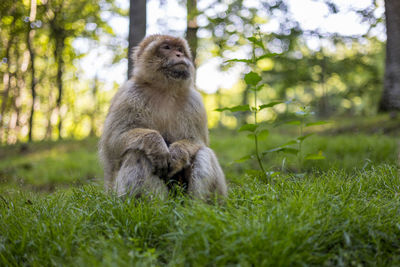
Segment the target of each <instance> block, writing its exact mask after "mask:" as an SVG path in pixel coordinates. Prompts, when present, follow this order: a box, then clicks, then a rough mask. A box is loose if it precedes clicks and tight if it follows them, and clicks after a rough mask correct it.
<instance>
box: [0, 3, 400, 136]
mask: <svg viewBox="0 0 400 267" xmlns="http://www.w3.org/2000/svg"><path fill="white" fill-rule="evenodd" d="M129 2H130V9H129V12H128V9H126V10H124V9H121V8H120V7H119V6H118V5H117V4H116V2H115V0H94V1H87V0H24V1H12V0H6V1H2V3H1V4H0V28H1V31H0V44H2V45H1V46H0V59H1V60H2V61H1V64H0V79H1V80H0V81H1V82H0V90H1V91H0V143H5V142H7V143H15V142H17V141H27V140H42V139H57V138H60V137H72V138H77V137H84V136H87V135H89V134H90V135H98V134H99V133H100V127H101V126H100V125H101V124H102V121H103V119H104V116H105V113H106V112H107V108H108V105H109V100H110V98H111V96H112V95H113V94H114V92H115V91H114V90H112V89H116V88H117V87H118V86H119V85H118V84H114V85H112V86H108V87H107V90H105V89H106V88H105V82H104V79H102V78H103V77H102V76H101V75H99V74H98V73H96V74H95V75H93V77H94V78H91V79H87V78H85V75H84V73H85V72H87V71H88V70H83V69H81V65H80V64H79V62H81V60H82V59H83V58H84V57H85V55H88V54H89V53H90V51H91V50H92V49H96V48H98V47H99V46H104V47H106V48H105V50H97V51H98V52H97V57H98V58H99V59H100V58H101V57H102V56H103V53H106V52H104V51H108V52H110V53H111V54H112V57H113V60H112V61H113V63H118V62H119V61H121V60H125V61H126V55H127V53H131V51H132V47H134V46H135V45H136V44H138V43H139V42H140V40H141V39H142V38H143V36H144V35H145V33H146V1H144V0H130V1H129ZM322 2H323V3H325V4H326V6H327V8H328V10H329V15H334V14H337V13H338V12H340V6H337V5H336V4H335V1H332V0H324V1H322ZM161 3H162V5H164V6H165V5H166V4H167V2H166V1H163V0H162V1H161ZM180 3H181V4H182V5H185V7H186V11H187V18H186V31H185V32H186V38H187V39H188V42H189V44H190V46H191V48H192V51H193V55H194V57H195V58H196V63H197V64H198V65H201V63H204V62H205V61H207V60H208V59H211V58H212V59H219V60H220V61H219V62H221V64H220V65H219V68H220V70H222V71H226V70H228V71H229V69H230V68H231V66H232V65H231V64H226V63H223V62H224V61H225V60H227V59H230V58H238V57H242V58H246V57H248V56H249V52H250V51H251V49H250V47H248V45H247V40H246V38H248V37H250V36H252V34H253V33H254V32H255V31H256V30H257V29H258V28H259V29H260V31H261V32H263V33H264V35H263V36H264V37H263V38H265V39H264V42H265V43H266V44H267V49H268V50H269V51H270V53H271V55H272V57H271V58H265V60H261V61H260V62H259V64H258V65H257V68H258V71H259V73H261V74H262V77H263V80H264V81H265V82H266V83H267V84H268V86H267V88H265V90H263V91H262V92H260V98H261V99H262V100H263V101H264V100H265V101H268V100H271V99H293V98H296V99H297V100H299V101H300V102H301V103H302V104H304V105H311V106H312V107H313V108H314V110H315V111H316V112H317V115H319V116H322V117H328V116H332V115H348V114H349V115H354V114H356V115H371V114H375V113H376V111H377V109H378V104H379V99H380V97H381V93H382V92H381V90H380V88H381V87H382V85H383V83H382V81H383V76H384V56H385V50H384V48H385V43H384V42H383V41H381V40H380V39H379V38H377V36H376V34H372V33H371V32H372V30H371V29H373V28H374V27H378V26H379V25H382V23H383V21H384V18H383V17H377V15H376V10H377V8H378V4H377V0H371V4H370V5H369V6H368V7H367V8H364V9H359V10H356V9H355V10H353V12H354V13H356V14H358V15H359V17H360V18H361V20H362V21H364V23H367V24H368V25H370V30H369V31H368V32H367V33H366V34H363V35H358V36H343V35H339V34H337V33H330V32H324V31H322V30H321V29H316V30H312V31H310V30H304V29H302V28H301V25H300V24H299V22H297V21H296V20H295V19H294V17H293V14H292V13H291V12H290V8H289V6H288V1H286V0H265V1H243V0H233V1H229V2H226V1H217V0H215V1H211V2H209V3H210V4H208V5H207V6H205V5H204V2H202V1H197V0H188V1H183V2H180ZM386 5H387V8H386V10H387V17H388V19H387V27H388V35H389V37H388V47H387V49H388V50H387V53H388V56H387V62H386V64H387V65H386V69H387V70H388V71H387V73H386V76H385V93H384V97H383V98H382V102H381V105H380V107H381V109H382V110H388V109H391V108H392V107H394V106H396V105H397V104H398V103H400V101H399V95H398V92H399V86H400V85H399V77H400V74H399V68H398V66H399V63H398V62H397V61H398V59H399V58H400V56H399V54H398V51H399V49H398V47H399V46H400V44H398V41H399V38H398V36H399V35H400V33H399V27H397V26H398V25H399V22H398V21H399V17H398V14H400V11H399V10H398V9H399V5H398V1H393V0H386ZM128 14H129V16H128ZM113 16H114V17H115V16H124V17H125V18H126V19H128V17H129V19H130V26H129V36H128V40H129V45H128V51H126V50H127V49H126V44H124V43H123V42H120V41H116V39H115V33H114V31H113V28H112V27H111V26H110V23H109V20H110V18H112V17H113ZM271 25H272V26H271ZM114 27H115V25H114ZM117 27H118V26H117ZM124 27H126V26H124ZM182 34H184V32H182ZM390 34H391V35H390ZM310 40H311V41H312V42H313V45H310V42H311V41H310ZM125 42H126V41H125ZM85 46H87V48H85V49H83V48H82V47H85ZM256 52H257V51H256ZM128 62H129V66H128V75H129V74H130V73H131V71H132V64H131V61H128ZM244 71H246V70H244ZM244 71H242V72H244ZM106 75H108V74H106ZM110 75H112V74H110ZM215 82H219V81H215ZM396 88H397V89H396ZM396 92H397V93H396ZM207 99H208V100H209V103H206V105H208V108H209V109H210V110H213V109H215V108H216V107H217V105H224V106H229V105H235V104H247V103H249V101H251V96H250V95H249V93H248V88H246V86H245V85H244V84H243V83H241V81H240V80H239V81H238V82H237V84H236V85H234V87H233V88H220V90H218V91H217V93H216V94H214V95H209V96H207ZM208 100H207V101H208ZM393 100H396V101H393ZM396 108H398V105H397V106H396ZM274 110H275V113H274V114H261V115H262V116H266V117H268V118H272V119H273V118H274V116H275V117H276V116H281V115H282V116H283V115H284V114H285V113H286V111H287V110H286V108H282V106H280V107H277V108H274ZM212 116H220V114H215V113H212ZM212 116H210V118H211V121H212V120H213V119H212ZM221 116H228V115H221ZM235 116H236V117H231V118H227V117H224V118H225V119H226V121H227V122H228V121H231V119H232V120H234V119H240V120H246V119H247V115H246V114H244V115H235ZM239 116H241V117H239ZM214 121H216V120H214Z"/></svg>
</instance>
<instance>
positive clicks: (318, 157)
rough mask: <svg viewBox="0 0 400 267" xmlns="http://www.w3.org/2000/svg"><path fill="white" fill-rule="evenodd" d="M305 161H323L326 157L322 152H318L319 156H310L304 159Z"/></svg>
mask: <svg viewBox="0 0 400 267" xmlns="http://www.w3.org/2000/svg"><path fill="white" fill-rule="evenodd" d="M304 159H305V160H321V159H325V156H324V155H322V151H320V152H318V154H308V155H307V156H305V157H304Z"/></svg>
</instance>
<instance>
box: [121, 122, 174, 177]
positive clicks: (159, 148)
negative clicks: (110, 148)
mask: <svg viewBox="0 0 400 267" xmlns="http://www.w3.org/2000/svg"><path fill="white" fill-rule="evenodd" d="M119 140H120V142H119V143H117V145H115V146H116V147H117V150H118V149H119V150H122V147H123V148H124V152H123V153H126V152H127V151H129V150H136V151H141V152H143V153H144V155H145V157H146V158H147V159H148V160H149V161H150V163H151V165H152V167H153V173H154V174H155V175H157V176H160V177H161V176H163V177H165V176H166V175H167V174H168V163H169V161H170V154H169V148H168V146H167V144H166V143H165V141H164V139H163V138H162V136H161V135H160V133H159V132H157V131H156V130H152V129H143V128H135V129H132V130H130V131H127V132H125V133H124V134H123V135H121V137H120V138H119ZM118 146H120V148H118Z"/></svg>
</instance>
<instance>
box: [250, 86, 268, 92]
mask: <svg viewBox="0 0 400 267" xmlns="http://www.w3.org/2000/svg"><path fill="white" fill-rule="evenodd" d="M264 86H265V84H260V85H259V86H257V87H255V88H250V90H252V91H257V92H258V91H260V90H261V89H262V88H263V87H264Z"/></svg>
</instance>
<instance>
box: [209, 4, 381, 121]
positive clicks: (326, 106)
mask: <svg viewBox="0 0 400 267" xmlns="http://www.w3.org/2000/svg"><path fill="white" fill-rule="evenodd" d="M323 3H325V5H326V7H327V10H328V14H329V15H335V14H337V13H339V12H341V10H340V7H339V6H337V5H336V4H335V1H331V0H325V1H323ZM212 8H213V10H216V11H215V12H209V10H208V9H206V10H205V11H204V13H203V14H205V15H206V16H207V23H206V24H205V25H204V28H206V29H208V30H209V31H211V32H212V36H211V37H210V42H211V43H213V44H211V46H212V48H213V49H212V50H211V51H212V56H214V57H220V58H222V59H224V60H226V59H230V58H238V56H237V52H238V50H239V48H240V47H241V48H240V50H241V51H247V52H246V54H244V55H241V56H240V57H243V58H249V57H250V55H249V52H250V50H249V48H248V47H246V45H244V43H246V40H245V39H246V38H247V37H250V36H251V33H252V32H254V31H255V28H256V27H257V25H259V27H260V30H261V32H264V33H265V34H264V35H263V39H264V41H265V43H266V44H267V48H268V49H269V51H270V52H271V55H273V58H272V59H269V58H268V59H267V58H266V59H265V60H263V61H261V62H260V64H258V70H259V72H261V73H262V76H263V79H264V81H266V82H267V83H268V85H269V86H268V87H269V88H266V89H265V90H263V92H262V94H261V95H260V97H261V98H264V100H265V101H268V100H272V99H293V98H294V99H297V100H298V101H300V103H302V104H303V105H310V106H312V107H313V110H315V111H316V113H317V115H318V116H320V117H328V116H332V115H341V114H342V115H343V114H351V115H372V114H375V113H376V111H377V108H378V101H379V98H380V95H381V87H382V77H383V72H384V68H383V62H384V43H383V42H382V41H379V39H378V38H377V37H376V36H375V35H374V34H373V33H372V31H371V29H373V28H376V27H378V26H380V25H381V24H382V19H383V18H381V17H376V14H377V13H376V9H377V8H378V4H377V1H375V0H373V1H371V2H370V4H369V5H368V6H367V7H366V8H364V9H356V8H353V9H351V10H344V11H347V12H352V13H354V14H357V15H358V16H359V18H360V21H361V22H362V23H365V24H368V25H369V30H368V31H367V32H366V33H365V34H363V35H361V34H360V35H355V36H353V35H340V34H337V33H332V32H327V31H324V30H322V29H319V28H317V29H316V30H304V29H302V28H301V26H300V24H299V23H298V22H297V21H296V20H295V19H294V18H293V16H292V13H291V12H290V10H289V7H288V3H287V1H285V0H273V1H272V0H266V1H260V2H258V6H257V5H256V4H254V3H253V5H252V6H251V5H249V6H246V3H245V1H241V0H236V1H231V2H230V3H229V4H226V3H223V2H220V1H215V2H214V3H213V4H212ZM268 24H269V25H273V26H274V27H272V28H273V30H271V29H270V28H269V27H267V26H266V25H268ZM310 41H312V42H313V45H312V46H310V45H309V42H310ZM242 54H243V53H242ZM230 66H231V65H230V64H225V65H223V66H221V69H222V70H224V69H227V68H230ZM244 72H246V70H244ZM226 94H227V96H226V97H224V94H221V93H219V94H218V95H219V98H222V99H223V100H222V101H223V102H224V101H227V100H226V99H227V98H232V94H231V93H230V92H229V91H226ZM220 101H221V100H217V101H215V102H220ZM249 102H251V101H250V99H249V96H248V89H247V88H246V87H244V89H243V90H242V96H241V97H240V102H235V103H233V104H242V105H244V104H248V103H249ZM225 106H226V104H225ZM275 111H276V113H275V116H276V115H277V114H278V115H279V113H280V114H285V112H286V110H285V109H284V110H282V109H281V107H279V109H275ZM217 116H218V115H217ZM221 116H226V115H221ZM235 116H236V117H237V119H240V117H238V116H242V115H241V114H235ZM265 116H267V117H269V118H271V116H273V114H265Z"/></svg>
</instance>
